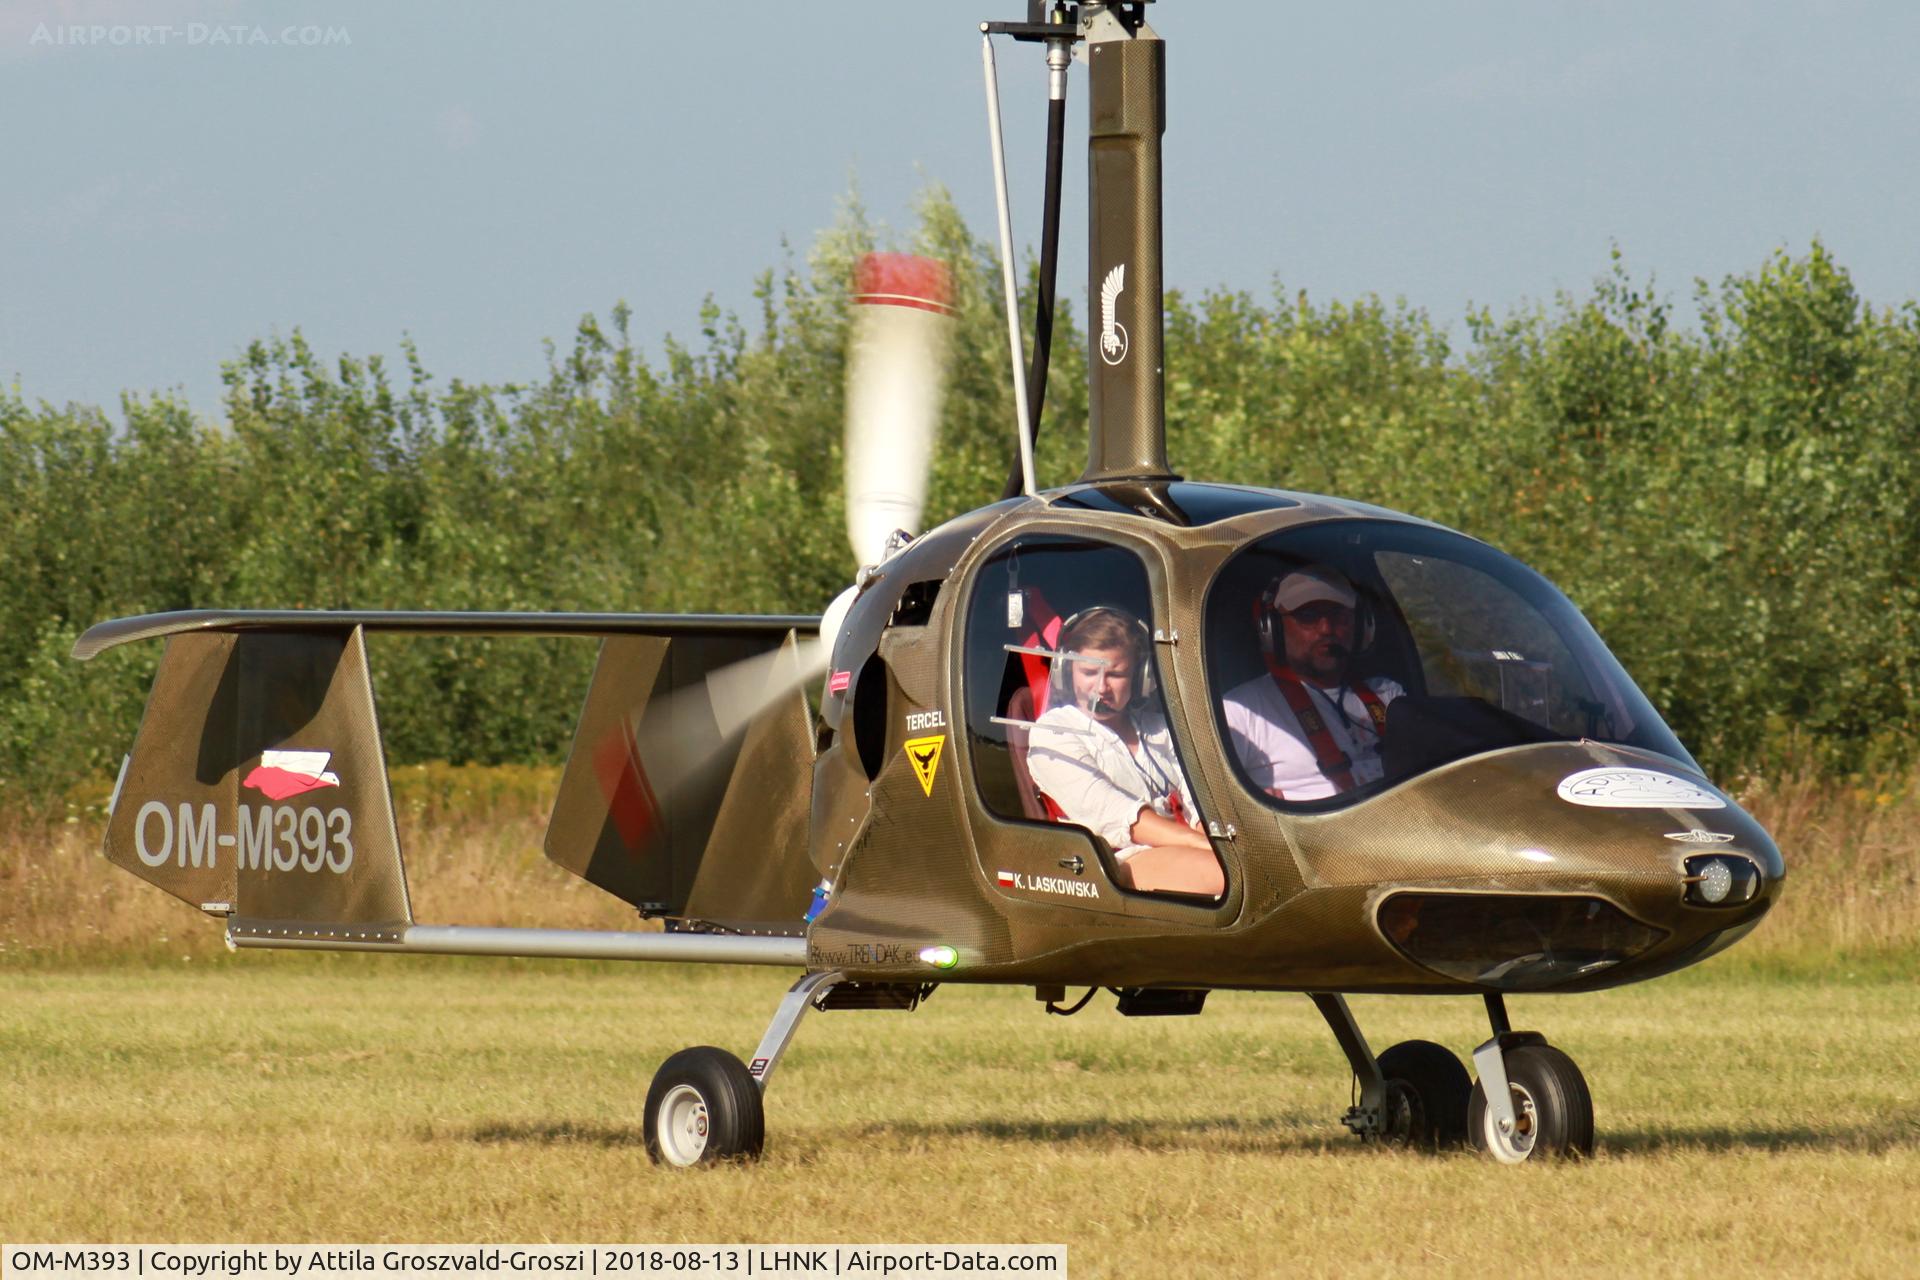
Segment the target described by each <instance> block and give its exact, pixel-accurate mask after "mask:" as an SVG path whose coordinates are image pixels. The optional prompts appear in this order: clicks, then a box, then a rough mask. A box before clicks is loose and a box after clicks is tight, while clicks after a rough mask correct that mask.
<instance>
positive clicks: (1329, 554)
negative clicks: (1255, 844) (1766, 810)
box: [1206, 520, 1699, 808]
mask: <svg viewBox="0 0 1920 1280" xmlns="http://www.w3.org/2000/svg"><path fill="white" fill-rule="evenodd" d="M1206 628H1207V635H1206V654H1207V664H1208V676H1209V683H1210V686H1211V689H1212V691H1213V697H1214V706H1215V711H1216V714H1217V716H1218V719H1219V724H1220V732H1221V739H1222V741H1223V743H1224V744H1225V745H1226V749H1227V750H1226V754H1227V758H1228V761H1229V763H1230V764H1231V765H1233V766H1234V767H1235V769H1236V772H1237V773H1238V775H1239V776H1240V779H1241V781H1242V782H1243V783H1244V784H1246V785H1247V786H1248V787H1249V788H1250V789H1251V790H1253V791H1254V792H1256V793H1258V794H1260V795H1262V796H1264V797H1265V798H1267V799H1268V800H1269V801H1271V802H1273V803H1275V804H1279V805H1281V806H1284V807H1288V808H1294V807H1305V808H1330V807H1337V806H1339V805H1341V804H1346V803H1350V802H1352V801H1353V800H1356V799H1359V798H1361V797H1363V796H1366V795H1371V794H1375V793H1377V792H1379V791H1381V790H1384V789H1385V788H1387V787H1390V786H1392V785H1394V784H1395V783H1397V782H1401V781H1404V780H1405V779H1407V778H1410V777H1413V776H1415V775H1416V774H1420V773H1424V772H1426V771H1427V770H1429V769H1433V768H1436V767H1438V766H1439V765H1442V764H1445V763H1447V762H1449V761H1452V760H1458V759H1461V758H1462V757H1465V756H1469V755H1475V754H1478V753H1480V752H1483V751H1490V750H1495V749H1497V748H1500V747H1509V746H1518V745H1523V744H1526V743H1535V742H1552V741H1577V740H1580V739H1591V740H1594V741H1599V742H1608V743H1616V744H1621V745H1626V746H1633V747H1640V748H1643V749H1646V750H1649V751H1655V752H1659V753H1660V754H1662V755H1665V756H1669V757H1672V758H1673V759H1674V760H1675V761H1677V762H1680V763H1682V764H1685V765H1686V766H1688V767H1689V768H1692V769H1694V770H1696V771H1697V770H1698V767H1699V766H1698V765H1696V764H1695V763H1694V762H1693V759H1692V757H1691V756H1689V755H1688V754H1687V752H1686V749H1685V748H1684V747H1682V746H1681V745H1680V743H1679V741H1678V740H1677V739H1676V738H1675V737H1674V736H1673V733H1672V732H1671V731H1670V730H1669V729H1668V728H1667V727H1666V725H1665V724H1663V723H1662V722H1661V720H1660V717H1659V716H1658V715H1657V714H1656V713H1655V712H1654V710H1653V707H1652V706H1651V705H1650V704H1649V703H1648V702H1647V700H1646V698H1645V696H1644V695H1642V694H1641V692H1640V691H1639V690H1638V689H1637V688H1635V687H1634V684H1633V682H1632V681H1631V680H1630V679H1628V677H1627V674H1626V672H1625V671H1624V670H1622V669H1621V667H1620V664H1619V663H1618V662H1617V661H1615V660H1614V658H1613V655H1612V654H1610V653H1608V652H1607V649H1606V646H1605V645H1604V644H1602V643H1601V641H1600V637H1599V636H1598V635H1596V634H1595V633H1594V630H1593V628H1592V627H1591V626H1589V625H1588V623H1587V621H1586V619H1584V618H1583V617H1581V616H1580V613H1579V611H1578V610H1577V609H1575V608H1574V607H1573V605H1572V603H1571V602H1569V601H1568V600H1567V598H1566V597H1565V596H1563V595H1561V594H1560V592H1559V591H1557V590H1556V589H1555V588H1554V587H1553V586H1552V584H1550V583H1548V582H1547V581H1546V579H1544V578H1542V577H1541V576H1540V575H1539V574H1537V573H1535V572H1533V571H1532V570H1531V569H1528V568H1527V567H1526V566H1524V565H1522V564H1520V563H1519V562H1518V561H1516V560H1514V559H1513V558H1511V557H1509V556H1506V555H1502V554H1501V553H1500V552H1497V551H1495V550H1493V549H1492V548H1490V547H1487V546H1485V545H1483V544H1481V543H1478V542H1475V541H1473V540H1472V539H1469V538H1464V537H1462V536H1460V535H1459V534H1455V533H1449V532H1447V531H1445V530H1442V529H1435V528H1431V527H1428V526H1423V525H1413V524H1403V523H1399V522H1392V521H1374V520H1348V521H1330V522H1327V523H1322V524H1314V525H1309V526H1306V527H1304V528H1300V529H1291V530H1286V531H1283V532H1281V533H1277V534H1274V535H1271V536H1269V537H1267V538H1263V539H1261V540H1260V541H1258V542H1255V543H1253V544H1251V545H1249V546H1248V547H1246V548H1245V549H1244V550H1242V551H1240V552H1238V553H1237V554H1236V555H1235V556H1234V557H1233V558H1232V559H1231V560H1229V561H1228V562H1227V564H1226V565H1225V566H1224V567H1223V568H1222V570H1221V572H1220V574H1219V575H1218V576H1217V577H1216V579H1215V580H1214V583H1213V585H1212V587H1211V588H1210V589H1209V591H1208V595H1207V603H1206Z"/></svg>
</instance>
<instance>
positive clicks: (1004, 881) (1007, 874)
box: [1000, 871, 1015, 889]
mask: <svg viewBox="0 0 1920 1280" xmlns="http://www.w3.org/2000/svg"><path fill="white" fill-rule="evenodd" d="M1014 884H1015V879H1014V874H1013V872H1011V871H1002V872H1001V873H1000V887H1001V888H1002V889H1011V888H1013V886H1014Z"/></svg>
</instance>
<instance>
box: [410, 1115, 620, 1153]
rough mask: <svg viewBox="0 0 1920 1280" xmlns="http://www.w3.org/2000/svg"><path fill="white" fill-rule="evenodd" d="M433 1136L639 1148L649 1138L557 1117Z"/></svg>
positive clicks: (490, 1141) (487, 1142)
mask: <svg viewBox="0 0 1920 1280" xmlns="http://www.w3.org/2000/svg"><path fill="white" fill-rule="evenodd" d="M431 1136H435V1137H453V1138H457V1139H460V1140H462V1141H466V1142H477V1143H480V1144H482V1145H485V1146H494V1145H499V1144H504V1143H516V1142H524V1143H529V1144H531V1145H534V1146H541V1147H566V1146H584V1147H640V1146H645V1145H646V1139H645V1137H644V1136H643V1135H642V1132H641V1130H640V1129H638V1128H628V1127H624V1126H612V1125H599V1124H581V1123H577V1122H575V1121H571V1120H556V1121H553V1122H551V1123H548V1124H510V1123H505V1122H499V1123H494V1124H477V1125H471V1126H469V1127H467V1128H464V1129H457V1130H455V1131H453V1132H452V1133H451V1134H434V1135H431Z"/></svg>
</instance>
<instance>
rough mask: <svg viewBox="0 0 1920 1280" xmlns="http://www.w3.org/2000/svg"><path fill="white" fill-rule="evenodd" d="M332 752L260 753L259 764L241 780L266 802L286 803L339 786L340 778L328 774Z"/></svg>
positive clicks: (337, 775) (242, 784)
mask: <svg viewBox="0 0 1920 1280" xmlns="http://www.w3.org/2000/svg"><path fill="white" fill-rule="evenodd" d="M332 758H333V752H331V751H262V752H261V753H260V763H259V764H257V765H255V766H254V768H253V770H252V771H251V772H250V773H248V774H247V776H246V777H244V778H242V779H241V780H240V785H241V786H243V787H252V788H253V789H254V790H255V791H258V792H260V793H261V794H262V795H264V796H266V797H267V799H269V800H285V799H287V798H288V797H290V796H297V795H304V794H305V793H307V792H309V791H318V790H320V789H321V788H322V787H337V786H339V785H340V775H339V774H337V773H329V772H328V771H327V761H328V760H330V759H332Z"/></svg>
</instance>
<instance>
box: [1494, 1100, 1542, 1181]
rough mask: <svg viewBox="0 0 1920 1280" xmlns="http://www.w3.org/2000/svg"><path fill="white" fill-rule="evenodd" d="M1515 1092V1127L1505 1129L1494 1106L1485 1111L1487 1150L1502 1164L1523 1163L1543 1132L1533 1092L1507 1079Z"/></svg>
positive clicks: (1531, 1152)
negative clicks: (1501, 1125) (1535, 1140)
mask: <svg viewBox="0 0 1920 1280" xmlns="http://www.w3.org/2000/svg"><path fill="white" fill-rule="evenodd" d="M1507 1088H1508V1090H1509V1091H1510V1092H1511V1093H1512V1094H1513V1128H1512V1129H1510V1130H1507V1129H1502V1128H1501V1127H1500V1122H1499V1121H1498V1120H1496V1119H1494V1115H1493V1108H1492V1107H1488V1108H1487V1109H1486V1110H1485V1112H1484V1113H1483V1115H1484V1119H1483V1120H1482V1121H1481V1129H1482V1130H1483V1131H1484V1132H1485V1134H1486V1137H1487V1150H1489V1151H1491V1152H1492V1153H1493V1158H1494V1159H1496V1160H1498V1161H1499V1162H1500V1163H1501V1164H1519V1163H1521V1162H1522V1161H1524V1160H1525V1159H1526V1158H1527V1157H1528V1156H1530V1155H1532V1154H1533V1143H1534V1139H1535V1138H1536V1137H1538V1136H1539V1132H1540V1112H1539V1109H1538V1108H1537V1107H1535V1106H1534V1103H1533V1095H1532V1094H1531V1093H1528V1092H1527V1091H1526V1089H1525V1088H1523V1087H1522V1086H1520V1085H1517V1084H1514V1083H1512V1082H1511V1081H1509V1082H1508V1083H1507Z"/></svg>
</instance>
